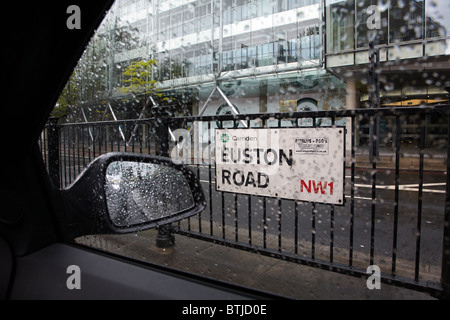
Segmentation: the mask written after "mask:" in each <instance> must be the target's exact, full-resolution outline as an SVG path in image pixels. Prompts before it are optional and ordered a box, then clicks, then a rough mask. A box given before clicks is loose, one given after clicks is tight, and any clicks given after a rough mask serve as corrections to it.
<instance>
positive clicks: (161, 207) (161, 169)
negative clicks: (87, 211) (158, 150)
mask: <svg viewBox="0 0 450 320" xmlns="http://www.w3.org/2000/svg"><path fill="white" fill-rule="evenodd" d="M105 189H106V202H107V206H108V211H109V215H110V218H111V220H112V222H113V223H114V224H115V225H116V226H119V227H127V226H132V225H137V224H141V223H145V222H150V221H154V220H158V219H162V218H165V217H169V216H171V215H173V214H175V213H178V212H181V211H184V210H187V209H189V208H192V207H193V206H194V199H193V196H192V192H191V189H190V187H189V184H188V182H187V180H186V178H185V177H184V176H183V175H182V174H181V173H180V172H178V171H177V170H175V169H173V168H171V167H168V166H164V165H160V164H154V163H140V162H132V161H114V162H111V163H110V164H109V166H108V168H107V170H106V188H105Z"/></svg>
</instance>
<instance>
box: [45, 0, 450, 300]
mask: <svg viewBox="0 0 450 320" xmlns="http://www.w3.org/2000/svg"><path fill="white" fill-rule="evenodd" d="M449 14H450V6H449V2H448V1H447V0H432V1H429V0H415V1H383V0H379V1H369V0H363V1H356V0H251V1H250V0H192V1H191V0H170V1H168V0H158V1H148V0H136V1H128V0H117V1H116V2H115V3H114V5H113V6H112V8H111V10H110V11H109V13H108V14H107V15H106V17H105V20H104V21H103V23H102V24H101V26H100V27H99V29H98V30H97V32H96V33H95V35H94V36H93V38H92V39H91V41H90V44H89V45H88V46H87V47H86V50H85V52H84V54H83V56H82V57H81V59H80V61H79V63H78V65H77V66H76V67H75V69H74V71H73V73H72V75H71V77H70V79H69V81H68V83H67V85H66V86H65V89H64V90H63V92H62V94H61V96H60V97H59V100H58V103H57V104H56V106H55V108H54V110H53V112H52V119H50V122H49V126H48V127H47V129H45V130H44V131H43V133H42V135H41V139H40V145H41V150H42V154H43V157H44V159H45V160H46V161H47V164H48V165H49V166H50V164H51V163H53V162H51V161H49V157H50V153H49V152H48V148H49V144H48V142H49V141H50V140H51V134H52V132H57V134H58V135H59V137H58V140H57V141H59V143H58V144H57V145H56V146H55V145H52V147H53V148H55V147H56V148H57V149H58V154H59V168H57V169H56V172H57V173H58V174H57V176H56V178H55V179H54V183H55V184H57V185H58V186H59V187H60V188H65V187H67V186H68V185H69V184H70V183H71V182H72V181H74V180H75V179H76V177H77V176H78V175H79V174H80V172H81V171H82V170H83V169H84V168H85V167H86V166H87V165H88V164H89V162H90V161H92V160H93V159H95V158H96V157H98V156H99V155H102V154H104V153H107V152H117V151H120V152H133V153H143V154H151V155H158V156H164V157H169V158H171V159H172V160H173V162H175V163H184V164H186V165H188V166H189V167H190V168H191V169H192V170H193V171H194V172H195V173H196V175H197V176H198V177H199V180H200V183H201V185H202V187H203V190H204V193H205V196H206V209H205V210H204V211H203V212H202V213H200V214H198V215H196V216H193V217H190V218H187V219H184V220H182V221H180V222H176V223H171V224H169V225H166V226H165V227H164V228H154V229H150V230H146V231H140V232H136V233H132V234H123V235H102V234H92V235H86V236H83V237H79V238H76V239H74V241H75V242H77V243H81V244H84V245H86V246H92V247H96V248H100V249H102V250H105V251H111V252H114V253H118V254H120V255H124V256H128V257H131V258H134V259H137V260H140V261H143V262H150V263H156V264H160V265H164V266H167V267H170V268H173V269H177V270H181V271H184V272H188V273H192V274H197V275H201V276H205V277H209V278H213V279H218V280H220V281H225V282H231V283H233V284H238V285H241V286H245V287H252V288H256V289H258V290H262V291H267V292H271V293H274V294H278V295H281V296H287V297H291V298H295V299H303V298H305V299H342V298H344V299H345V298H349V299H361V298H388V299H403V298H417V299H431V298H434V297H438V296H439V294H441V293H442V290H443V287H444V286H445V284H443V283H442V279H448V278H449V276H448V274H445V272H447V273H448V271H446V270H444V269H443V268H442V265H443V263H444V262H445V259H448V252H449V248H448V247H447V246H448V241H447V242H446V240H445V239H444V229H445V226H446V225H447V228H448V215H445V213H446V211H445V210H446V209H445V208H446V199H447V197H448V195H447V193H446V188H447V187H448V186H447V183H448V178H447V170H448V164H447V155H448V145H449V144H448V124H449V123H450V122H449V116H448V104H449V92H448V90H449V89H450V80H449V79H450V77H449V75H450V63H449V52H450V51H449V48H450V38H449V32H450V23H449V21H448V19H447V17H448V16H449ZM52 126H56V127H57V128H58V130H57V131H52V130H50V129H49V128H51V127H52ZM49 171H50V169H49ZM169 171H170V170H169V169H168V168H161V167H159V168H158V167H152V166H151V165H148V166H144V165H137V164H132V163H127V162H114V163H112V164H111V165H110V166H109V167H108V170H107V192H108V195H109V198H110V199H111V201H110V203H109V211H110V215H111V218H112V220H113V221H114V223H115V224H116V225H118V226H124V225H130V224H136V223H139V222H142V221H145V219H148V217H154V216H157V215H158V214H160V212H163V211H166V213H167V211H170V212H173V213H176V212H179V211H182V210H184V209H186V208H190V207H192V206H193V200H192V198H190V197H189V196H188V197H186V198H171V199H169V198H167V197H166V196H165V195H164V191H163V190H170V189H178V190H183V188H184V189H187V188H188V184H187V182H186V181H184V180H183V179H184V178H183V177H182V176H180V175H177V174H176V173H174V172H169ZM53 172H55V170H53ZM138 183H140V184H139V185H138V186H136V185H137V184H138ZM158 192H160V193H158ZM157 193H158V195H157V196H155V194H157ZM184 193H185V194H188V192H187V191H186V192H184ZM155 197H156V198H158V201H156V200H154V199H156V198H155ZM130 210H131V211H135V212H138V213H139V214H136V215H135V217H136V218H135V219H138V220H139V219H140V220H139V221H138V220H133V221H132V220H130V219H128V218H127V212H129V211H130ZM446 219H447V220H446ZM162 229H164V230H162ZM162 231H163V232H164V233H169V234H170V235H171V236H173V238H171V239H172V240H173V239H174V241H172V240H171V241H168V242H167V243H164V241H162V242H161V238H160V237H161V232H162ZM157 239H159V240H158V241H157ZM161 243H162V244H161ZM445 252H447V253H445ZM446 281H447V286H448V280H446ZM380 288H381V289H380Z"/></svg>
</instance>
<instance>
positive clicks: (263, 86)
mask: <svg viewBox="0 0 450 320" xmlns="http://www.w3.org/2000/svg"><path fill="white" fill-rule="evenodd" d="M259 113H267V80H265V81H261V82H260V83H259Z"/></svg>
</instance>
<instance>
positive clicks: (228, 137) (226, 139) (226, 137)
mask: <svg viewBox="0 0 450 320" xmlns="http://www.w3.org/2000/svg"><path fill="white" fill-rule="evenodd" d="M220 140H222V142H223V143H227V142H228V141H230V136H229V135H228V133H222V136H221V137H220Z"/></svg>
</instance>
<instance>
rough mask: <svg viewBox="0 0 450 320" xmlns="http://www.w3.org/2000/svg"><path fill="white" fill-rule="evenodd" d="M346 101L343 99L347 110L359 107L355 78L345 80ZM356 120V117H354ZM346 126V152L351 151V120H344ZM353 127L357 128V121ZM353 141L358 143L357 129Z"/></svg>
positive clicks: (358, 93) (358, 94)
mask: <svg viewBox="0 0 450 320" xmlns="http://www.w3.org/2000/svg"><path fill="white" fill-rule="evenodd" d="M345 83H346V88H345V89H346V101H345V108H346V109H347V110H353V109H357V108H359V100H360V91H359V89H358V88H357V83H356V79H355V78H347V79H346V81H345ZM355 120H356V121H358V120H357V119H355ZM346 127H347V136H346V137H345V138H346V140H347V141H346V150H347V151H348V152H351V149H352V145H351V142H352V123H351V121H347V122H346ZM355 127H356V128H358V123H356V124H355ZM355 142H356V146H358V145H359V131H358V130H356V132H355Z"/></svg>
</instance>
